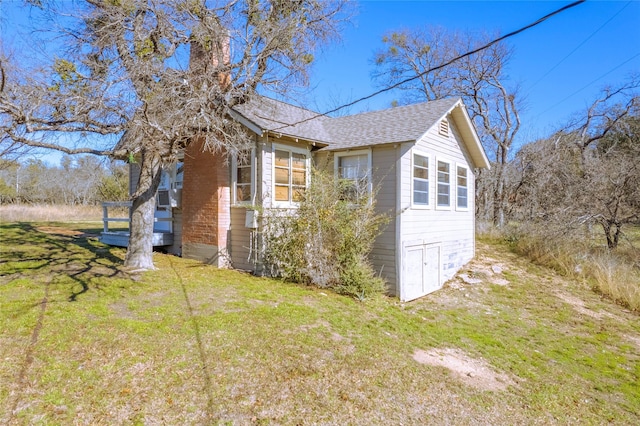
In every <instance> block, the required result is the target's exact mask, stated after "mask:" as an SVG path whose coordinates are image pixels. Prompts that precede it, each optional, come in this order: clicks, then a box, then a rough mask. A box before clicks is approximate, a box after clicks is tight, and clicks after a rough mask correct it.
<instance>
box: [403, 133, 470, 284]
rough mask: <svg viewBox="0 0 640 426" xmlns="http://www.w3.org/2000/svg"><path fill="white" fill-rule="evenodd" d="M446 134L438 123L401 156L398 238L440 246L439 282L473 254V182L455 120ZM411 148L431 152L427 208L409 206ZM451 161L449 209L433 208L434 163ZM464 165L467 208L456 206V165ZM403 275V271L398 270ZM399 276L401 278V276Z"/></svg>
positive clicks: (408, 241) (434, 189)
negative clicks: (441, 131)
mask: <svg viewBox="0 0 640 426" xmlns="http://www.w3.org/2000/svg"><path fill="white" fill-rule="evenodd" d="M449 125H450V126H449V127H450V130H451V131H450V133H449V136H448V137H447V136H443V135H441V134H440V133H439V131H438V128H439V126H437V125H436V126H435V127H434V128H432V129H431V130H430V131H429V132H428V133H427V134H426V135H424V136H423V137H422V138H421V139H420V140H419V141H418V142H417V143H416V144H415V145H414V147H413V148H412V149H407V148H408V147H406V146H405V149H404V150H403V153H402V159H401V176H402V178H401V188H402V189H401V200H400V211H401V213H400V216H401V224H400V229H401V231H400V238H401V244H404V245H406V244H411V245H417V244H423V245H434V244H435V245H438V246H440V250H441V251H440V258H441V268H442V269H441V274H440V285H442V284H443V283H444V282H445V281H446V280H448V279H450V278H452V277H453V275H454V274H455V273H456V272H457V271H458V269H460V268H461V267H462V266H463V265H464V264H465V263H467V262H468V261H469V260H471V258H472V257H473V255H474V246H475V244H474V241H475V229H474V212H475V205H474V197H475V190H474V188H475V184H474V176H473V173H472V168H471V167H470V164H469V162H468V160H467V156H466V154H465V152H463V150H462V148H461V146H460V145H459V144H458V142H457V140H459V139H460V136H459V134H458V132H457V130H456V129H455V126H454V123H453V122H450V123H449ZM413 150H416V151H419V152H423V153H428V154H430V156H431V157H430V158H431V163H430V169H429V198H430V200H429V207H428V208H412V207H411V197H412V193H411V179H412V164H411V156H412V152H413ZM439 160H441V161H445V162H448V163H450V164H451V178H450V183H451V186H450V204H451V206H450V207H449V208H437V207H436V191H437V174H436V172H437V170H436V169H437V162H438V161H439ZM458 165H460V166H465V167H467V168H468V169H469V173H468V208H467V209H465V210H462V211H460V210H457V209H456V189H457V188H456V167H457V166H458ZM400 274H402V271H401V272H400ZM401 279H402V278H401Z"/></svg>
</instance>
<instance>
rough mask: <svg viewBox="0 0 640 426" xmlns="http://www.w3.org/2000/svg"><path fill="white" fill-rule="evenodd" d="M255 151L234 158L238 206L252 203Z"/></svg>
mask: <svg viewBox="0 0 640 426" xmlns="http://www.w3.org/2000/svg"><path fill="white" fill-rule="evenodd" d="M253 154H254V153H253V150H248V151H242V152H240V153H238V155H237V156H236V157H235V158H234V161H233V163H232V167H233V184H234V187H233V188H234V201H235V203H236V204H247V203H251V197H252V194H253V184H254V178H253V175H254V172H253V169H254V155H253Z"/></svg>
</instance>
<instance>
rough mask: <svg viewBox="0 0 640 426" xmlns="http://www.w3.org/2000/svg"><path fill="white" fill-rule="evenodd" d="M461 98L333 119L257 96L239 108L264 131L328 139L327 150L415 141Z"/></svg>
mask: <svg viewBox="0 0 640 426" xmlns="http://www.w3.org/2000/svg"><path fill="white" fill-rule="evenodd" d="M458 101H459V99H458V98H447V99H441V100H437V101H431V102H423V103H419V104H414V105H406V106H400V107H395V108H390V109H385V110H382V111H372V112H365V113H361V114H355V115H349V116H344V117H336V118H332V117H328V116H325V115H321V114H319V113H316V112H313V111H311V110H308V109H304V108H300V107H297V106H295V105H291V104H288V103H285V102H281V101H277V100H275V99H270V98H265V97H256V98H254V99H252V100H251V101H250V102H249V103H247V104H244V105H242V106H239V107H237V108H236V111H237V112H238V113H240V114H241V115H242V116H243V117H245V118H246V119H248V120H250V121H251V122H252V123H254V124H256V125H257V126H258V127H260V128H261V129H262V130H263V131H273V132H276V133H280V134H283V135H288V136H292V137H295V138H299V139H305V140H309V141H319V142H324V143H327V144H328V145H329V146H328V147H327V148H326V149H341V148H353V147H361V146H371V145H379V144H384V143H395V142H407V141H415V140H417V139H419V138H420V137H421V136H422V135H423V134H424V133H425V132H426V131H427V130H429V129H430V128H431V126H433V125H434V124H435V123H436V122H437V121H438V120H440V119H441V118H442V117H443V116H444V115H445V114H446V113H447V112H448V111H449V110H450V109H451V108H452V107H453V106H454V105H455V104H456V102H458Z"/></svg>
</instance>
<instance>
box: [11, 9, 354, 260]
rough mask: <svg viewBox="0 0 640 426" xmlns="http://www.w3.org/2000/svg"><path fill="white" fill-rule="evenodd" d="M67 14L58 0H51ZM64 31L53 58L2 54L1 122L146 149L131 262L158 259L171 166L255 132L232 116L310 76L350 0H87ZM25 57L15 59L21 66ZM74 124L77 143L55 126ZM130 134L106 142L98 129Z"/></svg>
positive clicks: (15, 130) (39, 134) (139, 151)
mask: <svg viewBox="0 0 640 426" xmlns="http://www.w3.org/2000/svg"><path fill="white" fill-rule="evenodd" d="M45 4H46V5H47V7H49V8H50V12H51V13H52V14H53V15H56V14H58V16H60V14H61V11H59V10H55V9H54V8H53V6H52V4H53V3H51V4H49V3H45ZM78 5H79V6H80V7H79V8H78V9H75V10H74V15H73V16H77V17H78V18H77V19H75V20H74V19H72V18H70V17H69V16H65V17H64V20H63V21H61V22H62V23H63V24H64V25H63V26H62V27H60V31H59V32H58V33H59V34H60V35H61V36H63V37H64V40H65V41H66V43H67V46H68V49H67V50H66V52H61V54H60V56H59V57H57V58H55V59H54V60H53V61H52V63H49V64H46V66H43V67H42V69H40V70H38V69H34V68H32V69H30V70H28V72H24V71H23V72H16V71H14V70H15V68H11V67H10V66H8V65H7V60H6V58H5V59H2V63H0V66H1V69H2V71H1V72H2V76H3V81H4V79H6V84H5V85H4V87H3V91H2V93H0V132H1V134H3V135H7V136H8V137H9V138H11V140H13V141H17V142H20V143H22V144H24V145H28V146H36V147H41V148H53V149H58V150H61V151H63V152H67V153H69V154H77V153H93V154H102V155H110V156H112V157H114V158H123V159H133V158H138V160H137V161H139V163H140V164H139V165H140V170H141V174H140V180H139V184H138V188H137V190H136V191H135V193H134V194H133V196H132V201H133V207H132V221H131V228H130V229H131V237H130V242H129V247H128V251H127V256H126V260H125V265H126V266H128V267H131V268H141V269H147V268H153V263H152V234H153V211H154V201H155V193H156V190H157V187H158V184H159V182H160V174H161V169H162V167H163V166H164V165H166V164H168V163H171V162H173V161H175V159H176V156H177V155H178V154H179V153H180V152H181V151H182V150H184V148H185V147H186V146H188V145H189V144H191V143H193V142H194V141H198V142H202V143H203V144H204V147H205V149H207V150H211V151H222V150H224V151H227V152H233V151H236V150H238V149H242V147H243V146H246V144H247V143H248V135H247V133H246V131H245V129H243V128H242V127H241V126H240V125H239V124H238V123H236V122H234V121H233V120H230V119H229V111H230V109H231V108H233V107H234V106H237V105H240V104H242V103H245V102H247V101H248V100H249V99H250V98H251V96H253V95H254V94H255V93H256V91H257V90H258V89H261V90H263V91H271V92H278V93H279V92H283V91H285V90H287V89H289V88H291V87H293V86H296V85H300V84H304V83H306V75H307V74H306V72H307V70H308V68H309V66H310V64H311V63H312V62H313V55H312V52H314V50H315V49H316V48H317V47H318V46H319V45H320V44H321V43H324V42H326V41H327V40H330V39H332V38H333V37H336V36H337V35H338V33H337V31H338V27H339V24H340V22H342V18H343V17H344V16H346V15H343V14H344V12H345V11H346V0H336V1H324V0H296V1H280V0H265V1H252V0H231V1H205V0H168V1H162V2H156V1H151V0H129V1H126V0H125V1H121V2H120V1H118V2H114V1H106V0H86V1H84V2H79V3H78ZM13 66H14V67H15V65H13ZM61 132H63V133H67V134H72V135H74V136H73V137H74V142H75V145H74V146H72V147H69V146H68V145H66V144H65V143H63V141H61V140H60V139H56V135H59V134H60V133H61ZM122 132H125V133H124V136H123V137H122V139H121V140H120V142H119V143H118V144H117V145H115V147H114V144H113V140H111V141H110V142H111V143H110V144H107V145H106V146H99V145H98V143H99V142H98V141H99V140H101V139H103V138H100V137H99V136H106V135H114V134H115V135H120V134H122Z"/></svg>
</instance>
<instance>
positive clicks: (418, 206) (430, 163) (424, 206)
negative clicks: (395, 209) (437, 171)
mask: <svg viewBox="0 0 640 426" xmlns="http://www.w3.org/2000/svg"><path fill="white" fill-rule="evenodd" d="M415 155H419V156H420V157H424V158H426V159H427V164H428V168H427V204H417V203H416V202H415V197H414V189H415V188H414V185H415V179H421V178H416V177H415V175H414V171H415V169H414V167H415ZM432 170H433V161H432V156H431V154H427V153H426V152H422V151H418V150H412V151H411V208H414V209H430V208H431V207H432V203H431V195H432V191H431V181H432V176H433V173H432V172H431V171H432Z"/></svg>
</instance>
